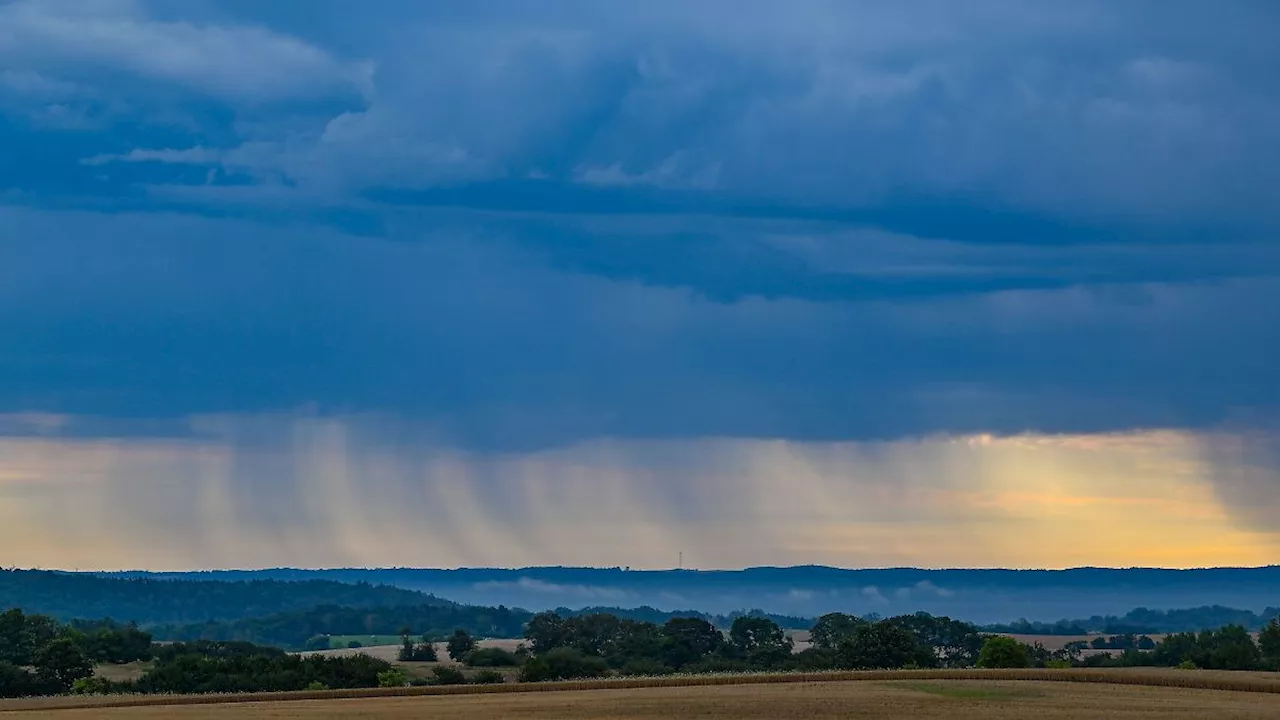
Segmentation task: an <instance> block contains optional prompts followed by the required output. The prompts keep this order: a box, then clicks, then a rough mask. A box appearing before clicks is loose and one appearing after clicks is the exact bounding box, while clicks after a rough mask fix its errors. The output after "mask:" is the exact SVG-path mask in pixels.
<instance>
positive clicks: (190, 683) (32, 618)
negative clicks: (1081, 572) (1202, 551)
mask: <svg viewBox="0 0 1280 720" xmlns="http://www.w3.org/2000/svg"><path fill="white" fill-rule="evenodd" d="M400 634H401V637H402V640H403V646H402V649H401V656H400V659H401V660H402V661H406V662H414V661H418V662H432V661H435V660H438V657H437V654H436V652H437V651H436V648H435V643H436V642H437V639H438V638H439V637H440V636H439V635H433V634H426V635H423V636H421V637H420V638H419V637H417V636H415V634H414V632H413V631H412V629H411V627H410V626H407V625H406V626H404V627H402V628H400ZM523 637H524V639H525V641H526V643H525V644H524V645H522V646H521V648H520V649H519V650H518V651H517V652H514V653H513V652H507V651H505V650H500V649H496V648H479V647H478V644H477V642H476V640H475V637H474V636H473V635H472V634H471V633H469V632H468V631H466V630H465V629H462V628H456V629H455V630H454V631H453V632H452V633H451V634H448V635H447V641H446V643H445V647H446V651H447V653H448V655H449V656H450V657H451V658H452V659H454V660H457V661H459V662H463V663H465V664H466V665H469V666H471V667H474V668H478V669H480V672H479V674H477V675H475V676H474V678H472V679H471V680H470V681H472V682H500V681H502V680H503V676H502V674H500V673H498V672H497V671H496V670H495V668H500V667H513V668H515V667H518V668H519V670H518V673H519V679H520V680H521V681H523V682H540V681H547V680H558V679H574V678H592V677H604V676H609V675H624V676H625V675H663V674H669V673H675V672H682V673H715V672H744V671H770V672H785V671H808V672H814V671H821V670H858V669H895V668H964V667H974V666H977V667H992V668H1019V667H1073V666H1075V667H1113V666H1138V665H1150V666H1166V667H1187V668H1209V669H1223V670H1259V669H1272V670H1280V619H1277V620H1272V621H1271V622H1270V623H1268V624H1267V625H1266V626H1265V627H1264V628H1263V629H1262V631H1261V633H1260V634H1259V637H1258V639H1257V640H1255V639H1254V637H1253V636H1252V635H1251V634H1250V633H1249V631H1248V630H1247V629H1246V628H1245V627H1243V626H1241V625H1227V626H1224V627H1222V628H1219V629H1217V630H1205V631H1201V632H1198V633H1192V632H1188V633H1176V634H1172V635H1169V636H1167V637H1165V638H1164V639H1163V640H1162V641H1161V642H1160V643H1155V644H1154V646H1153V647H1151V648H1150V649H1141V648H1143V647H1145V646H1147V645H1148V643H1144V642H1143V641H1142V638H1140V637H1139V638H1134V637H1129V636H1116V637H1111V638H1106V639H1105V644H1107V645H1108V646H1112V645H1114V646H1120V647H1124V648H1125V649H1124V650H1123V652H1121V653H1120V654H1119V655H1118V656H1117V655H1112V654H1111V653H1100V654H1092V655H1087V654H1085V652H1084V651H1085V649H1086V648H1085V647H1084V646H1083V644H1081V643H1073V644H1069V645H1068V646H1066V647H1064V648H1063V649H1061V650H1055V651H1049V650H1047V649H1045V648H1044V647H1043V646H1042V645H1039V644H1034V645H1028V644H1025V643H1022V642H1019V641H1018V640H1017V639H1015V638H1013V637H1009V636H1002V635H991V634H989V633H986V632H983V631H982V630H980V629H979V628H978V627H977V626H975V625H973V624H972V623H967V622H963V621H959V620H954V619H951V618H948V617H937V616H933V615H930V614H928V613H923V612H921V613H915V614H913V615H900V616H896V617H891V618H885V619H868V618H860V617H857V616H854V615H849V614H845V613H829V614H827V615H823V616H822V617H820V618H818V620H817V621H816V622H815V623H814V624H813V626H812V627H811V629H810V640H811V647H809V648H806V649H804V650H803V651H800V652H795V648H794V643H793V641H792V639H791V637H790V636H789V635H788V634H787V632H786V631H785V630H784V629H783V628H782V627H781V626H780V625H779V624H778V623H777V622H775V621H774V620H772V619H770V618H768V617H760V616H752V615H739V616H738V617H736V618H734V620H733V621H732V623H730V624H729V626H728V627H727V628H723V627H717V626H715V625H714V624H712V623H710V622H708V621H707V620H705V619H703V618H700V617H676V618H670V619H668V620H667V621H665V622H664V623H662V624H658V623H654V622H649V621H645V620H633V619H629V618H620V617H618V616H616V615H610V614H607V613H593V614H588V615H576V616H570V617H565V616H562V615H560V614H558V613H555V612H543V613H538V614H536V615H532V616H531V617H529V619H528V621H527V622H526V623H525V625H524V627H523ZM1147 640H1148V641H1150V638H1147ZM147 659H151V660H153V663H152V665H151V667H150V668H149V669H148V670H147V671H146V672H145V674H144V675H143V676H142V677H141V678H139V679H138V680H134V681H128V682H110V681H107V680H105V679H102V678H100V677H96V676H94V674H93V670H94V665H95V664H96V663H104V662H131V661H134V660H147ZM432 672H433V678H431V679H425V680H423V679H418V680H413V681H412V682H413V683H418V684H421V683H436V684H451V683H458V682H467V681H468V678H467V677H466V676H465V675H464V674H463V673H462V672H461V671H460V670H458V669H457V668H456V667H452V666H437V667H434V668H433V669H432ZM410 682H411V681H410V680H408V679H407V677H406V676H405V674H404V673H403V671H402V670H400V669H398V668H395V667H393V666H392V665H391V664H390V663H387V662H385V661H382V660H378V659H375V658H371V657H369V656H366V655H360V654H357V655H352V656H346V657H325V656H320V655H309V656H303V655H300V654H295V653H289V652H286V651H284V650H281V649H278V648H273V647H265V646H261V645H256V644H253V643H247V642H236V641H231V642H224V641H210V640H199V641H195V642H190V643H186V642H181V643H173V644H165V645H161V644H153V643H152V641H151V636H150V635H149V634H148V633H146V632H145V631H143V630H140V629H139V628H137V626H135V625H120V624H118V623H114V622H112V621H109V620H107V621H97V622H74V623H65V624H63V623H58V622H57V621H56V620H53V619H52V618H49V617H47V616H42V615H26V614H24V613H23V612H22V611H21V610H10V611H8V612H5V613H3V614H0V696H6V697H14V696H22V695H45V694H58V693H66V692H77V693H107V692H136V693H206V692H258V691H280V690H308V689H310V690H319V689H325V688H354V687H373V686H399V685H405V684H410Z"/></svg>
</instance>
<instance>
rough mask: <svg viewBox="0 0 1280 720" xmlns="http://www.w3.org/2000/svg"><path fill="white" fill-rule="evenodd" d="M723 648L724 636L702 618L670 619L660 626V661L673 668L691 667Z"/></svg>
mask: <svg viewBox="0 0 1280 720" xmlns="http://www.w3.org/2000/svg"><path fill="white" fill-rule="evenodd" d="M723 646H724V636H723V635H721V634H720V631H719V630H717V629H716V626H715V625H712V624H711V623H709V622H707V621H706V620H703V619H702V618H672V619H670V620H668V621H667V622H666V624H665V625H663V626H662V661H663V662H664V663H666V664H667V665H669V666H671V667H673V668H681V667H684V666H685V665H692V664H693V663H696V662H699V661H701V660H703V659H704V658H706V657H707V656H708V655H710V654H712V653H714V652H716V651H717V650H719V649H720V648H721V647H723Z"/></svg>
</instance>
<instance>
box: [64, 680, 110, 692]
mask: <svg viewBox="0 0 1280 720" xmlns="http://www.w3.org/2000/svg"><path fill="white" fill-rule="evenodd" d="M109 692H111V683H110V682H109V681H107V680H106V679H105V678H100V677H96V676H95V677H86V678H80V679H79V680H76V681H75V682H73V683H71V693H72V694H73V695H106V694H107V693H109Z"/></svg>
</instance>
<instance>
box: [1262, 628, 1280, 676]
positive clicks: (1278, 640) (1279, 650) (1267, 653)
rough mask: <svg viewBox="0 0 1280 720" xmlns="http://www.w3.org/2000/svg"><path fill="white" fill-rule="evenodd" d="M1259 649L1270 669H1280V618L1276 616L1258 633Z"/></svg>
mask: <svg viewBox="0 0 1280 720" xmlns="http://www.w3.org/2000/svg"><path fill="white" fill-rule="evenodd" d="M1258 649H1259V650H1260V651H1261V653H1262V661H1263V663H1265V664H1266V666H1267V668H1268V669H1271V670H1280V618H1275V619H1273V620H1272V621H1271V622H1269V623H1267V625H1266V627H1264V628H1262V632H1261V633H1259V634H1258Z"/></svg>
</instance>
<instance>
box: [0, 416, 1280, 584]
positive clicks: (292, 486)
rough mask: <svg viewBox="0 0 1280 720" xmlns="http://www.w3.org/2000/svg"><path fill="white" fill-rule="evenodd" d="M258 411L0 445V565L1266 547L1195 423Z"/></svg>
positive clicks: (782, 558)
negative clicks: (637, 429)
mask: <svg viewBox="0 0 1280 720" xmlns="http://www.w3.org/2000/svg"><path fill="white" fill-rule="evenodd" d="M226 422H232V423H234V422H235V419H228V420H226ZM280 422H282V423H289V425H288V426H287V432H285V433H281V434H278V435H274V436H273V437H278V438H284V439H283V440H280V441H279V442H277V443H276V444H257V445H244V444H237V443H234V442H231V441H228V440H224V439H217V438H216V437H215V438H206V439H200V440H191V439H187V440H165V439H116V440H101V439H99V440H84V439H61V438H47V437H46V438H18V437H10V438H0V545H2V546H3V547H5V548H6V550H7V552H6V553H5V555H6V557H5V560H4V562H5V564H7V565H16V566H23V567H53V568H65V569H76V568H79V569H121V568H140V569H207V568H225V567H245V568H253V567H272V566H298V567H336V566H393V565H400V566H439V567H452V566H526V565H551V564H557V565H558V564H563V565H597V566H615V565H629V566H631V567H635V568H647V567H669V566H671V565H672V564H673V563H672V558H674V557H675V556H676V554H677V552H678V551H683V552H684V557H685V560H686V566H693V567H723V568H734V567H745V566H751V565H795V564H810V563H814V564H826V565H836V566H846V567H869V566H880V567H883V566H903V565H912V566H920V567H1044V568H1061V567H1075V566H1083V565H1092V566H1115V567H1129V566H1162V567H1199V566H1208V565H1215V566H1222V565H1232V566H1254V565H1265V564H1269V563H1273V562H1275V560H1276V558H1277V551H1280V533H1278V532H1277V530H1276V528H1275V527H1274V526H1273V527H1266V526H1265V525H1263V526H1260V525H1259V523H1257V522H1256V521H1254V519H1252V516H1251V515H1250V512H1249V511H1248V510H1247V509H1242V508H1241V507H1239V506H1238V505H1239V503H1240V502H1241V499H1240V496H1239V493H1238V492H1236V493H1235V494H1233V493H1232V492H1223V488H1221V487H1220V486H1219V485H1218V484H1216V483H1220V482H1222V480H1221V478H1222V477H1224V473H1223V472H1222V471H1221V470H1222V469H1221V468H1217V467H1213V466H1211V465H1212V464H1211V463H1210V462H1209V460H1207V459H1206V458H1207V457H1210V456H1211V455H1210V454H1206V453H1205V452H1203V447H1204V444H1205V443H1206V442H1207V441H1212V438H1209V439H1208V440H1206V438H1204V437H1198V436H1195V435H1192V434H1188V433H1180V432H1167V431H1154V432H1140V433H1129V434H1118V435H1097V436H1033V435H1027V436H1016V437H1003V438H1002V437H990V436H974V437H961V438H955V437H942V438H926V439H917V440H903V441H896V442H881V443H852V442H850V443H803V442H789V441H780V440H744V439H703V440H681V441H622V440H610V441H596V442H589V443H583V444H580V445H574V446H569V447H562V448H557V449H552V450H544V451H540V452H532V453H525V454H502V455H483V454H469V453H464V452H460V451H457V450H449V449H442V448H435V449H433V448H429V447H424V446H412V447H408V446H404V445H390V444H384V443H381V442H379V441H377V439H376V434H375V435H371V434H370V433H368V432H362V431H359V428H358V422H357V421H352V420H320V419H302V420H298V419H293V420H285V419H282V420H281V421H280ZM370 437H374V439H373V440H370V439H369V438H370ZM1228 459H1229V458H1228ZM1215 462H1218V463H1221V462H1222V458H1221V457H1216V458H1215ZM1228 470H1230V468H1229V469H1228ZM1255 470H1256V468H1255ZM1230 476H1231V474H1230V472H1228V473H1226V474H1225V477H1230ZM1238 490H1239V489H1238V488H1233V492H1235V491H1238ZM1269 497H1270V496H1267V497H1265V498H1262V499H1261V500H1260V501H1265V500H1267V499H1268V498H1269ZM1233 503H1236V504H1235V505H1233Z"/></svg>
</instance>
